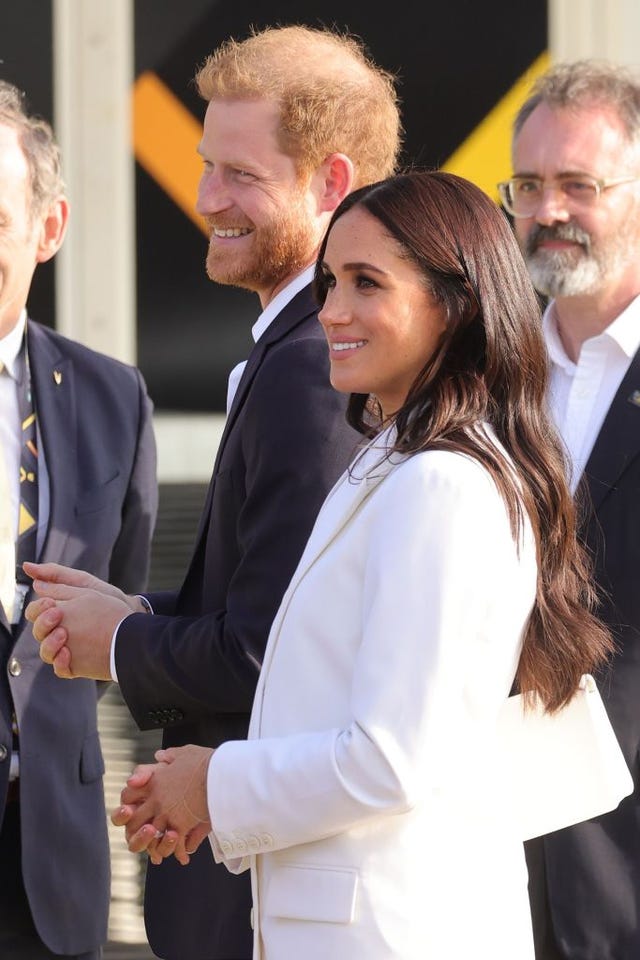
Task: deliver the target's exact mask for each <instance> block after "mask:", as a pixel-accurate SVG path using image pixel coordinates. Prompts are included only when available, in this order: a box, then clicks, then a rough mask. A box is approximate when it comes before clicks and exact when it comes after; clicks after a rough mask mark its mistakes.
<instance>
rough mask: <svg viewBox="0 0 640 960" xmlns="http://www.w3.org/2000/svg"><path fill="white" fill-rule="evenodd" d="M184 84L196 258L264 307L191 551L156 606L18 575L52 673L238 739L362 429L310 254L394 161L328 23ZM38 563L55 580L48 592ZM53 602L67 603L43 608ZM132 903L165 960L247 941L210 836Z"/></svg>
mask: <svg viewBox="0 0 640 960" xmlns="http://www.w3.org/2000/svg"><path fill="white" fill-rule="evenodd" d="M197 83H198V89H199V92H200V94H201V96H202V97H203V99H204V100H205V101H206V102H207V104H208V106H207V111H206V116H205V121H204V132H203V137H202V140H201V143H200V146H199V152H200V154H201V156H202V160H203V164H204V167H203V173H202V178H201V181H200V188H199V195H198V210H199V212H200V213H201V214H202V215H203V216H204V217H205V218H206V221H207V223H208V226H209V228H210V243H209V251H208V255H207V272H208V274H209V276H210V278H211V279H212V280H215V281H218V282H220V283H228V284H234V285H236V286H241V287H245V288H247V289H249V290H253V291H254V292H256V293H257V294H258V296H259V298H260V302H261V306H262V313H261V315H260V317H259V318H258V320H257V322H256V324H255V325H254V328H253V335H254V339H255V341H256V343H255V346H254V348H253V350H252V351H251V354H250V356H249V358H248V361H247V363H246V366H245V367H244V368H243V369H242V370H241V371H234V372H233V373H232V377H231V378H230V403H229V409H228V418H227V423H226V427H225V431H224V434H223V437H222V440H221V444H220V447H219V450H218V453H217V457H216V461H215V465H214V470H213V477H212V480H211V486H210V488H209V493H208V496H207V499H206V503H205V507H204V511H203V515H202V520H201V523H200V528H199V531H198V534H197V537H196V543H195V548H194V552H193V557H192V559H191V563H190V566H189V568H188V571H187V574H186V577H185V580H184V583H183V584H182V587H181V588H180V589H179V590H177V591H175V592H173V593H169V594H162V595H150V596H148V598H147V600H148V603H149V604H150V607H151V609H152V610H153V615H148V614H146V615H145V614H143V613H141V612H139V611H140V610H141V606H140V601H138V600H132V599H131V598H127V597H124V596H122V595H121V594H120V595H114V594H115V592H114V591H111V592H110V595H107V593H106V591H109V588H108V587H107V586H106V585H105V584H101V583H98V582H96V581H95V580H94V579H92V578H88V577H85V576H83V575H82V574H74V573H73V572H69V571H61V570H60V569H59V568H44V569H40V570H38V571H33V572H34V573H35V574H36V576H37V577H38V578H39V580H40V582H39V584H38V590H39V591H40V590H42V591H43V593H47V594H48V595H49V596H48V598H46V599H43V600H40V601H36V602H35V603H34V604H33V605H32V608H31V610H30V614H29V615H30V617H32V618H33V619H36V618H37V617H38V615H39V614H41V619H40V621H39V623H38V625H37V627H36V635H37V636H38V637H40V638H41V639H42V638H44V637H45V636H47V635H48V639H47V640H46V642H45V644H44V646H43V648H42V655H43V656H44V657H45V658H47V659H48V660H49V662H53V660H54V658H55V657H56V653H57V654H58V656H57V659H56V663H55V669H56V671H57V672H58V673H59V675H60V676H78V675H80V676H92V677H98V678H106V677H109V676H116V677H117V680H118V682H119V683H120V686H121V690H122V693H123V696H124V699H125V700H126V702H127V705H128V706H129V708H130V710H131V712H132V714H133V716H134V718H135V719H136V721H137V723H138V724H139V726H140V727H142V728H148V727H158V726H162V727H164V728H165V730H164V736H163V744H164V745H165V746H169V745H180V744H184V743H198V744H207V745H210V746H218V745H219V744H220V743H222V742H223V741H227V740H232V739H239V738H245V737H246V734H247V729H248V721H249V713H250V710H251V704H252V699H253V694H254V691H255V686H256V682H257V678H258V672H259V669H260V665H261V662H262V657H263V653H264V648H265V645H266V641H267V636H268V633H269V628H270V626H271V623H272V620H273V618H274V615H275V612H276V610H277V609H278V606H279V603H280V600H281V598H282V595H283V593H284V591H285V589H286V587H287V584H288V582H289V579H290V577H291V575H292V573H293V571H294V569H295V567H296V565H297V562H298V559H299V558H300V555H301V553H302V550H303V548H304V545H305V543H306V541H307V538H308V536H309V533H310V531H311V527H312V525H313V522H314V520H315V517H316V514H317V512H318V510H319V508H320V505H321V503H322V502H323V500H324V497H325V495H326V493H327V492H328V490H329V488H330V487H331V486H332V485H333V483H334V482H335V480H336V479H337V478H338V476H339V475H340V473H341V472H342V471H343V470H344V468H345V467H346V466H347V464H348V463H349V461H350V459H351V457H352V456H353V454H354V452H355V450H356V447H357V444H358V440H359V437H358V434H357V433H355V432H354V431H353V430H351V428H350V427H348V426H347V424H346V422H345V400H344V398H342V397H341V396H340V395H339V394H337V393H336V392H334V391H333V389H332V388H331V386H330V384H329V361H328V348H327V344H326V341H325V339H324V336H323V334H322V331H321V329H320V325H319V323H318V320H317V305H316V302H315V300H314V297H313V295H312V288H311V281H312V278H313V269H314V262H315V257H316V254H317V251H318V249H319V245H320V242H321V239H322V236H323V234H324V232H325V230H326V228H327V225H328V223H329V219H330V217H331V214H332V212H333V210H335V208H336V207H337V206H338V204H339V203H340V201H341V200H342V198H343V197H344V196H345V195H346V194H347V193H348V192H349V191H350V190H351V189H352V188H354V187H357V186H359V185H360V184H363V183H368V182H372V181H373V180H377V179H381V178H382V177H384V176H386V175H387V174H389V173H391V172H392V171H393V168H394V166H395V163H396V157H397V152H398V149H399V138H400V121H399V112H398V106H397V98H396V94H395V89H394V84H393V80H392V78H391V77H390V76H389V75H388V74H387V73H386V72H384V71H382V70H380V69H379V68H378V67H377V66H375V64H373V63H372V62H371V61H370V60H369V59H368V58H367V57H366V56H365V54H364V51H363V49H362V47H361V45H360V44H359V43H358V42H357V41H356V40H355V39H353V38H348V37H341V36H339V35H338V34H336V33H333V32H331V31H324V30H311V29H308V28H305V27H285V28H277V29H267V30H264V31H262V32H260V33H257V34H254V35H252V36H251V37H249V38H248V39H247V40H245V41H243V42H240V43H237V42H235V41H230V42H228V43H225V44H223V45H222V47H221V48H220V49H218V50H217V51H216V52H215V53H214V54H213V55H212V56H211V57H210V58H209V60H208V61H207V63H206V64H205V65H204V67H203V68H202V69H201V70H200V71H199V73H198V76H197ZM357 282H358V281H357V272H356V271H354V283H357ZM364 286H365V285H363V295H365V293H364ZM361 346H362V344H361V343H354V344H353V346H352V349H353V350H354V351H356V350H357V349H359V348H360V347H361ZM236 385H237V389H236ZM45 577H46V578H47V579H50V580H51V579H53V580H57V581H58V584H57V585H56V584H55V583H50V584H49V585H48V586H45V584H44V583H42V582H41V581H42V579H43V578H45ZM63 582H66V583H67V584H71V586H62V585H61V584H62V583H63ZM83 586H84V589H83ZM87 587H88V588H89V589H88V590H87V589H86V588H87ZM52 597H58V598H60V599H63V600H65V599H66V601H67V602H64V603H63V604H62V606H61V607H59V608H52V607H51V608H49V609H45V608H46V607H47V605H48V604H51V603H52V602H53V600H52V599H50V598H52ZM43 610H44V612H43ZM132 610H133V611H136V612H134V613H133V615H132ZM63 615H64V620H63V621H62V623H63V626H62V627H57V624H58V623H59V622H60V618H61V617H62V616H63ZM123 617H126V619H125V620H124V622H122V623H121V624H120V626H119V627H118V629H117V636H116V639H115V644H114V648H113V661H112V663H111V664H110V654H111V647H112V644H111V640H112V633H113V630H114V628H115V627H116V625H117V624H118V623H119V621H120V620H122V618H123ZM96 620H98V621H99V622H100V624H101V627H100V630H99V636H97V635H96V633H95V631H93V637H92V642H91V643H89V635H90V633H91V632H92V627H93V625H95V623H96ZM67 639H68V646H65V647H63V648H62V649H61V650H60V651H59V652H58V649H56V651H55V652H54V651H53V649H52V648H53V647H56V648H58V643H59V642H64V641H65V640H67ZM309 669H310V670H312V669H313V664H309ZM145 908H146V909H145V916H146V924H147V932H148V935H149V940H150V943H151V945H152V947H153V949H154V951H155V952H156V953H157V954H158V955H159V956H161V957H163V958H169V960H248V958H249V957H251V955H252V934H251V924H250V914H251V890H250V885H249V881H248V878H247V877H233V876H231V875H230V874H229V873H228V871H226V870H225V868H224V867H222V866H219V865H216V864H215V863H214V860H213V857H212V854H211V850H210V847H209V844H203V845H202V846H200V847H199V849H198V850H197V852H196V853H195V855H194V856H193V857H192V858H191V862H190V864H189V865H188V866H187V867H181V866H179V865H178V863H177V862H176V861H174V860H173V858H172V859H171V860H165V861H164V862H163V863H162V864H161V865H159V866H154V867H151V868H150V869H149V870H148V872H147V888H146V901H145Z"/></svg>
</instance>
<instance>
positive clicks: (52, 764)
mask: <svg viewBox="0 0 640 960" xmlns="http://www.w3.org/2000/svg"><path fill="white" fill-rule="evenodd" d="M27 342H28V349H29V363H30V368H31V378H32V387H33V391H34V396H35V404H36V411H37V417H38V426H39V430H40V437H41V442H42V446H43V447H44V455H45V460H46V465H47V471H48V474H49V483H50V495H51V505H50V514H49V524H48V529H47V534H46V539H45V542H44V544H43V548H42V551H41V553H40V556H39V558H38V559H39V560H41V561H56V562H57V563H62V564H65V565H67V566H71V567H78V568H80V569H83V570H88V571H90V572H91V573H94V574H95V575H96V576H98V577H101V578H104V579H106V580H110V581H111V582H112V583H115V584H117V585H118V586H119V587H121V588H122V589H123V590H125V591H127V592H138V591H140V590H141V589H143V588H144V586H145V585H146V582H147V575H148V569H149V548H150V542H151V535H152V532H153V527H154V524H155V516H156V508H157V486H156V453H155V442H154V438H153V432H152V423H151V411H152V406H151V402H150V400H149V398H148V397H147V392H146V388H145V385H144V382H143V379H142V377H141V375H140V373H139V372H138V371H137V370H136V369H135V368H133V367H130V366H126V365H125V364H123V363H119V362H118V361H116V360H113V359H110V358H108V357H105V356H103V355H101V354H98V353H96V352H95V351H93V350H89V349H87V348H86V347H83V346H81V345H80V344H78V343H74V342H73V341H70V340H67V339H65V338H64V337H62V336H60V335H59V334H57V333H55V332H53V331H51V330H48V329H47V328H46V327H42V326H39V325H38V324H36V323H34V322H33V321H31V320H30V321H29V322H28V326H27ZM29 599H30V597H29V596H28V597H27V602H28V600H29ZM0 657H1V659H2V680H1V681H0V746H3V745H4V747H5V749H4V750H3V751H2V752H3V753H6V756H5V757H4V759H3V760H2V762H0V818H2V816H3V815H4V806H5V795H6V790H7V783H8V776H9V757H10V753H11V702H12V700H13V703H14V704H15V710H16V715H17V719H18V727H19V730H20V817H21V832H22V856H23V879H24V885H25V889H26V892H27V896H28V899H29V903H30V906H31V911H32V914H33V918H34V921H35V925H36V928H37V930H38V933H39V935H40V937H41V939H42V940H43V941H44V943H45V944H46V945H47V946H48V947H49V948H50V950H52V951H53V952H54V953H62V954H76V953H81V952H85V951H87V952H88V951H90V950H94V949H96V948H97V947H98V945H99V944H101V943H104V942H105V941H106V939H107V916H108V909H109V847H108V839H107V820H106V811H105V804H104V792H103V785H102V775H103V773H104V764H103V759H102V753H101V750H100V743H99V739H98V730H97V723H96V705H97V698H98V695H99V685H97V684H96V683H95V682H94V681H92V680H74V681H72V682H69V681H66V680H59V679H58V678H57V677H56V676H55V675H54V673H53V670H52V669H51V667H50V666H48V665H47V664H45V663H43V662H42V661H41V660H40V657H39V648H38V644H37V643H36V641H35V640H34V639H33V635H32V632H31V625H30V624H29V623H28V622H27V621H26V620H24V618H23V619H22V621H21V622H20V623H19V624H17V625H16V626H15V627H14V628H13V630H12V629H11V628H10V626H9V624H8V623H7V621H6V619H5V618H4V611H3V610H2V609H1V607H0ZM9 688H10V689H9ZM101 689H104V686H103V685H101Z"/></svg>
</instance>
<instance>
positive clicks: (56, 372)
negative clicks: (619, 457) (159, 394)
mask: <svg viewBox="0 0 640 960" xmlns="http://www.w3.org/2000/svg"><path fill="white" fill-rule="evenodd" d="M53 379H54V380H55V382H56V386H57V387H59V386H60V384H61V383H62V371H61V370H54V371H53ZM638 397H639V400H638V402H639V403H640V393H639V394H638Z"/></svg>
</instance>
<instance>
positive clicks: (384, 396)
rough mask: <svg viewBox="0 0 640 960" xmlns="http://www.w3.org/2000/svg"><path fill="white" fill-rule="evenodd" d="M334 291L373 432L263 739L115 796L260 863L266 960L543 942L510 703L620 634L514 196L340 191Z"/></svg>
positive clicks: (280, 640)
mask: <svg viewBox="0 0 640 960" xmlns="http://www.w3.org/2000/svg"><path fill="white" fill-rule="evenodd" d="M316 288H317V294H318V297H319V299H320V301H321V303H322V310H321V313H320V322H321V323H322V326H323V328H324V330H325V333H326V336H327V341H328V345H329V351H330V358H331V380H332V383H333V385H334V386H335V387H336V389H338V390H340V391H345V392H349V393H350V394H351V401H350V409H349V416H350V419H351V422H352V424H354V425H355V426H356V427H358V428H359V429H360V431H361V432H362V433H363V434H364V435H365V437H366V438H368V443H367V444H366V446H364V448H363V449H362V450H361V451H360V452H359V453H358V454H357V456H356V457H355V459H354V461H353V463H352V465H351V467H350V469H349V471H348V472H347V473H346V474H345V475H344V477H343V478H342V480H341V481H339V482H338V484H337V485H336V487H335V488H334V490H333V491H332V492H331V494H330V495H329V497H328V498H327V500H326V502H325V504H324V506H323V508H322V510H321V512H320V514H319V516H318V519H317V522H316V525H315V527H314V530H313V532H312V534H311V537H310V540H309V543H308V545H307V548H306V551H305V553H304V555H303V557H302V559H301V561H300V564H299V567H298V569H297V571H296V573H295V574H294V577H293V579H292V582H291V584H290V587H289V589H288V591H287V593H286V595H285V597H284V599H283V602H282V605H281V607H280V610H279V612H278V615H277V617H276V620H275V622H274V624H273V627H272V630H271V634H270V638H269V644H268V648H267V653H266V657H265V662H264V665H263V668H262V673H261V679H260V683H259V686H258V691H257V694H256V699H255V702H254V709H253V714H252V720H251V730H250V739H249V740H248V741H246V742H231V743H226V744H223V745H222V746H221V747H220V748H219V749H218V750H217V751H215V753H213V752H212V751H211V750H208V749H205V748H201V747H184V748H179V749H176V750H168V751H160V752H159V753H158V755H157V757H158V759H160V760H161V761H162V762H161V763H159V764H158V765H157V766H155V767H153V768H142V769H141V770H139V771H138V772H137V773H136V774H135V775H134V777H133V778H131V780H130V782H129V786H128V787H127V788H126V789H125V791H123V802H124V803H125V804H138V803H139V807H138V809H137V810H136V811H135V814H134V815H133V817H132V819H131V821H130V823H129V827H128V836H129V839H130V847H131V849H134V850H136V849H137V850H139V849H144V848H147V847H149V845H150V844H151V847H152V848H153V845H154V844H155V843H156V842H157V844H158V845H157V846H155V848H154V849H153V852H152V858H154V859H158V858H159V857H161V856H163V855H166V854H168V853H170V852H176V854H177V856H178V858H179V859H181V860H182V861H184V860H185V859H187V854H186V852H185V851H186V847H185V836H186V835H188V837H187V846H188V847H189V849H192V847H193V845H194V843H195V842H196V841H197V840H198V839H199V838H201V837H202V836H203V835H205V834H206V833H207V832H209V833H210V834H211V843H212V846H213V849H214V854H215V856H216V857H217V859H218V860H221V861H224V862H226V863H227V865H228V866H229V868H230V869H233V870H240V869H243V868H246V867H249V866H250V867H251V869H252V876H253V891H254V915H255V926H256V940H255V943H256V945H255V952H254V956H255V957H256V958H263V960H300V958H304V960H315V958H318V960H327V958H329V957H332V958H333V957H335V958H340V960H343V958H344V960H392V958H396V960H461V958H467V957H474V958H481V960H529V958H531V957H532V956H533V948H532V942H531V929H530V917H529V904H528V897H527V876H526V868H525V863H524V856H523V848H522V843H521V837H520V835H519V832H518V827H517V822H516V816H515V812H514V811H513V810H512V809H511V807H510V805H509V792H508V790H506V789H505V773H506V772H505V770H504V768H503V764H501V760H500V753H499V750H498V747H497V737H496V727H497V721H498V715H499V712H500V708H501V706H502V705H503V704H504V702H505V700H506V698H507V697H508V695H509V693H510V690H511V689H512V687H513V685H514V682H515V683H516V684H517V685H518V686H519V688H520V689H521V690H522V691H526V692H529V691H535V692H536V693H537V694H538V696H539V698H540V699H541V700H542V702H543V703H544V704H545V706H546V707H547V709H548V710H549V711H551V712H553V711H555V710H557V709H558V708H560V707H561V706H562V705H563V704H565V703H567V702H568V701H569V700H570V698H571V697H572V695H573V694H574V692H575V691H576V688H577V686H578V682H579V679H580V677H581V675H582V674H583V673H586V672H591V671H593V670H594V669H595V668H596V667H597V666H598V665H600V664H601V663H602V661H603V660H604V659H605V658H606V656H607V654H608V653H609V652H610V646H611V641H610V638H609V635H608V634H607V633H606V631H605V630H604V629H603V628H602V626H601V625H600V624H599V622H598V621H597V620H596V619H594V617H593V616H592V614H591V613H590V606H591V603H592V599H593V598H592V591H591V585H590V580H589V576H588V571H587V565H586V563H585V558H584V555H583V553H582V550H581V548H580V546H579V545H578V543H577V542H576V535H575V517H574V507H573V502H572V499H571V496H570V493H569V491H568V488H567V483H566V479H565V462H564V458H563V455H562V451H561V448H560V444H559V442H558V440H557V438H556V434H555V433H554V430H553V429H552V427H551V424H550V422H549V419H548V416H547V411H546V406H545V388H546V378H547V364H546V355H545V348H544V343H543V340H542V335H541V329H540V317H539V311H538V306H537V301H536V298H535V294H534V292H533V289H532V287H531V284H530V281H529V279H528V276H527V271H526V268H525V266H524V263H523V261H522V258H521V255H520V252H519V250H518V247H517V244H516V242H515V240H514V239H513V236H512V234H511V230H510V227H509V225H508V223H507V221H506V220H505V218H504V216H503V215H502V213H501V212H500V211H499V209H498V208H497V207H496V206H495V204H494V203H493V202H492V201H491V200H490V199H489V198H488V197H487V196H486V195H485V194H484V193H482V191H480V190H479V189H478V188H476V187H474V186H473V185H472V184H470V183H468V182H467V181H465V180H462V179H460V178H458V177H455V176H451V175H448V174H444V173H410V174H406V175H403V176H398V177H394V178H391V179H389V180H385V181H383V182H382V183H379V184H375V185H373V186H371V187H365V188H363V189H362V190H359V191H357V192H355V193H354V194H352V195H351V196H350V197H348V199H347V200H345V201H344V202H343V203H342V205H341V206H340V207H339V208H338V209H337V211H336V213H335V214H334V216H333V219H332V222H331V225H330V227H329V231H328V234H327V237H326V239H325V242H324V245H323V247H322V250H321V254H320V258H319V261H318V265H317V270H316ZM304 469H305V466H304V464H300V470H301V472H303V471H304ZM151 769H152V770H153V777H152V778H151V780H149V773H150V770H151ZM129 812H130V811H124V813H127V814H128V813H129ZM124 813H123V811H120V813H119V817H121V819H124ZM151 820H152V821H153V823H152V824H150V823H147V824H146V825H145V826H141V824H142V823H143V822H144V821H151ZM165 829H167V831H168V832H167V833H165V834H164V837H163V838H160V839H158V840H157V841H156V840H154V839H152V838H153V837H155V831H156V830H158V831H163V830H165ZM190 831H191V833H190V834H189V832H190Z"/></svg>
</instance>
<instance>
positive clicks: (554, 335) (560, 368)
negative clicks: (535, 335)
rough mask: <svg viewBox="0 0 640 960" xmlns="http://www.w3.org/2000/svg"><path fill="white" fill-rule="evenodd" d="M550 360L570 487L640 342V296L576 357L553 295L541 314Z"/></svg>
mask: <svg viewBox="0 0 640 960" xmlns="http://www.w3.org/2000/svg"><path fill="white" fill-rule="evenodd" d="M542 324H543V331H544V336H545V340H546V343H547V349H548V351H549V358H550V360H551V378H550V385H549V402H550V407H551V414H552V416H553V419H554V421H555V424H556V426H557V428H558V430H559V431H560V435H561V437H562V439H563V440H564V443H565V446H566V448H567V452H568V454H569V458H570V462H571V490H572V492H574V491H575V489H576V487H577V485H578V481H579V480H580V477H581V476H582V473H583V471H584V468H585V466H586V464H587V461H588V459H589V456H590V454H591V451H592V449H593V446H594V444H595V442H596V438H597V436H598V433H599V432H600V428H601V427H602V424H603V422H604V419H605V417H606V415H607V412H608V410H609V407H610V406H611V403H612V401H613V398H614V397H615V395H616V392H617V390H618V388H619V386H620V384H621V383H622V380H623V378H624V376H625V374H626V372H627V370H628V369H629V366H630V364H631V361H632V359H633V357H634V355H635V353H636V352H637V351H638V349H639V348H640V296H638V297H636V298H635V300H632V302H631V303H630V304H629V306H628V307H627V308H626V310H623V312H622V313H621V314H620V315H619V316H618V317H616V319H615V320H614V321H613V323H610V324H609V326H608V327H607V328H606V330H604V331H603V332H602V333H601V334H599V335H598V336H597V337H591V338H590V339H589V340H585V342H584V343H583V344H582V348H581V350H580V356H579V357H578V362H577V363H574V362H573V361H572V360H571V359H570V358H569V357H568V356H567V353H566V350H565V349H564V347H563V345H562V341H561V340H560V335H559V333H558V326H557V320H556V316H555V309H554V301H551V303H550V304H549V305H548V307H547V309H546V310H545V312H544V317H543V320H542Z"/></svg>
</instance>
